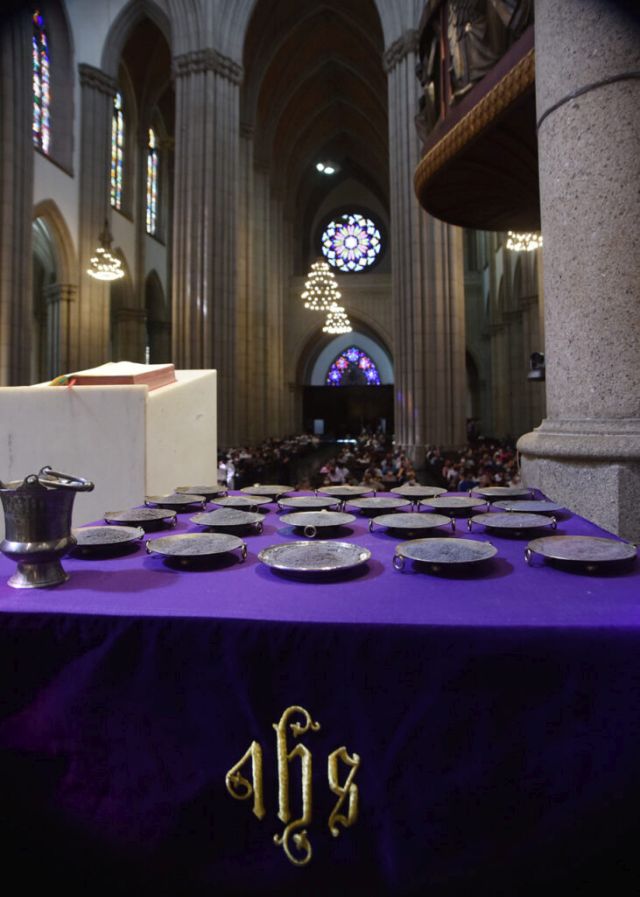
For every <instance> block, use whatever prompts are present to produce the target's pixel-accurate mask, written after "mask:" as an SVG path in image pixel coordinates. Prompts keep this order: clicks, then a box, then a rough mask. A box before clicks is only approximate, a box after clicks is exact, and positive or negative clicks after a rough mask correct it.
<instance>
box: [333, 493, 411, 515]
mask: <svg viewBox="0 0 640 897" xmlns="http://www.w3.org/2000/svg"><path fill="white" fill-rule="evenodd" d="M345 504H347V505H349V507H352V508H358V510H359V511H360V513H361V514H365V515H366V516H367V517H372V516H373V517H375V516H376V515H378V514H382V513H384V511H397V510H398V508H407V507H409V506H410V505H411V502H410V501H409V499H408V498H401V497H400V496H399V495H375V496H373V498H353V499H347V500H346V502H345Z"/></svg>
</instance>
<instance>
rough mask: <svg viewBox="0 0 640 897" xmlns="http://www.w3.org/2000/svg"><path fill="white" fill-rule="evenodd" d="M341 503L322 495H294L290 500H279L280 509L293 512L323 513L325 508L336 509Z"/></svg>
mask: <svg viewBox="0 0 640 897" xmlns="http://www.w3.org/2000/svg"><path fill="white" fill-rule="evenodd" d="M339 504H340V501H338V500H336V499H335V498H329V497H328V496H327V497H324V498H323V496H321V495H292V496H291V497H290V498H279V499H278V508H279V509H280V510H281V511H283V510H285V509H287V510H291V511H321V510H323V508H336V507H338V505H339Z"/></svg>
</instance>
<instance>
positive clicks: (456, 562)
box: [393, 538, 498, 573]
mask: <svg viewBox="0 0 640 897" xmlns="http://www.w3.org/2000/svg"><path fill="white" fill-rule="evenodd" d="M497 552H498V549H497V548H496V547H495V546H494V545H492V544H491V542H479V541H476V540H475V539H452V538H440V539H413V540H412V541H410V542H401V543H400V544H399V545H397V546H396V551H395V554H394V556H393V566H394V567H395V569H396V570H402V569H404V564H405V560H411V561H418V562H419V563H421V564H428V565H429V568H430V569H431V571H432V572H433V573H438V572H440V570H442V569H447V568H448V569H460V568H461V567H464V566H466V565H468V564H479V563H480V562H482V561H488V560H489V559H490V558H492V557H494V556H495V555H496V554H497Z"/></svg>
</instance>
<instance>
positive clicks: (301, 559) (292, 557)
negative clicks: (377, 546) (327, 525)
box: [258, 541, 371, 574]
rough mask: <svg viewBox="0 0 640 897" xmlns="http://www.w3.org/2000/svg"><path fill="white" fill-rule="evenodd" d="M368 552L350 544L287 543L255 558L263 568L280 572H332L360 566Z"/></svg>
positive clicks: (322, 542)
mask: <svg viewBox="0 0 640 897" xmlns="http://www.w3.org/2000/svg"><path fill="white" fill-rule="evenodd" d="M370 557H371V552H370V551H369V550H368V549H366V548H362V547H361V546H360V545H354V544H353V543H352V542H326V541H318V542H312V541H308V542H287V543H285V544H283V545H271V546H269V548H265V549H264V550H263V551H261V552H260V554H259V555H258V558H259V560H261V561H262V563H263V564H266V566H267V567H271V568H272V569H274V570H279V571H281V572H283V573H305V574H306V573H321V574H327V573H336V572H343V571H347V570H351V569H353V568H354V567H358V566H359V565H360V564H364V563H365V562H366V561H368V560H369V558H370Z"/></svg>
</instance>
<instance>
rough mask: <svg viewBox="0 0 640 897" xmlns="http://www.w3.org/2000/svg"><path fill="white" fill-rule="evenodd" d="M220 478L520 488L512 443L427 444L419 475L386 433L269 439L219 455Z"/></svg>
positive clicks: (246, 482)
mask: <svg viewBox="0 0 640 897" xmlns="http://www.w3.org/2000/svg"><path fill="white" fill-rule="evenodd" d="M218 480H219V482H221V483H224V484H225V485H226V486H227V487H228V488H229V489H241V488H243V487H244V486H250V485H253V484H254V483H283V484H286V485H290V486H291V487H292V488H295V489H296V490H297V491H305V490H313V489H318V488H321V487H322V486H328V485H332V486H333V485H343V484H347V485H365V486H368V487H369V488H370V489H372V490H375V491H376V492H384V491H388V490H389V489H393V488H394V487H395V486H399V485H403V484H407V483H409V484H415V483H418V482H420V483H424V484H425V485H430V486H439V487H442V488H444V489H447V490H449V491H451V492H468V491H469V490H470V489H473V488H476V487H486V486H509V485H512V486H513V485H519V484H520V474H519V469H518V458H517V452H516V449H515V444H514V442H513V440H509V439H508V440H498V439H491V438H483V437H481V438H474V439H473V441H472V442H470V443H469V444H468V445H466V446H464V447H462V448H459V449H447V450H444V449H441V448H440V447H438V446H427V447H426V449H425V457H424V465H423V467H420V471H419V474H417V473H416V469H415V466H414V465H413V463H412V462H411V460H410V459H409V458H408V456H407V455H406V453H405V452H403V451H402V450H401V449H398V448H396V447H395V445H394V443H393V439H392V437H390V436H388V435H387V434H385V433H383V432H379V431H378V432H371V431H366V430H363V432H362V433H360V435H359V436H358V437H353V438H351V437H350V438H347V439H344V440H341V441H340V442H338V443H322V442H321V441H320V439H319V438H318V437H317V436H314V435H309V434H303V435H301V436H289V437H287V438H286V439H267V440H265V441H264V442H262V443H260V445H258V446H255V447H249V446H243V447H241V448H238V449H231V450H229V451H227V452H225V453H220V454H219V458H218Z"/></svg>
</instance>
